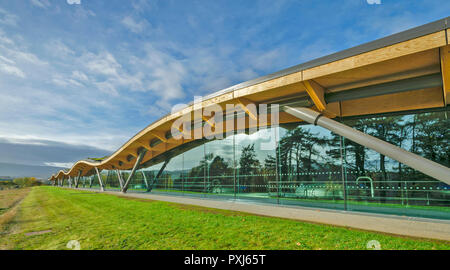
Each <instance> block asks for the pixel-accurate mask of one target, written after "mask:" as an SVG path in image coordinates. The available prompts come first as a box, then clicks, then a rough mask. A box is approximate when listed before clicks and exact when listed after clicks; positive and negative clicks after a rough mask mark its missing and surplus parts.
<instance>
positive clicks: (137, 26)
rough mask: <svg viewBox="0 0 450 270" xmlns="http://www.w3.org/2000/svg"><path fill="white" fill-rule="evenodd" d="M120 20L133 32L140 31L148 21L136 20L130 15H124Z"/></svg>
mask: <svg viewBox="0 0 450 270" xmlns="http://www.w3.org/2000/svg"><path fill="white" fill-rule="evenodd" d="M121 22H122V24H123V25H125V26H126V27H127V28H128V29H129V30H130V31H131V32H133V33H141V32H143V31H144V30H145V28H146V27H147V26H148V25H149V23H148V22H147V20H145V19H143V20H140V21H136V20H135V19H133V18H132V17H130V16H126V17H124V18H123V19H122V21H121Z"/></svg>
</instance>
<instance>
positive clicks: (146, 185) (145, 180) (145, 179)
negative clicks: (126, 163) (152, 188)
mask: <svg viewBox="0 0 450 270" xmlns="http://www.w3.org/2000/svg"><path fill="white" fill-rule="evenodd" d="M142 176H143V177H144V182H145V187H146V188H147V190H148V181H147V176H145V173H144V171H142Z"/></svg>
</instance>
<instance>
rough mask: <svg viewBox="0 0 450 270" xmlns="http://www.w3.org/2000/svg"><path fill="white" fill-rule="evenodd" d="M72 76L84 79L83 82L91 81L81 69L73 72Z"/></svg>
mask: <svg viewBox="0 0 450 270" xmlns="http://www.w3.org/2000/svg"><path fill="white" fill-rule="evenodd" d="M72 78H74V79H75V80H79V81H83V82H87V81H89V78H88V76H87V75H86V74H85V73H84V72H82V71H79V70H75V71H73V72H72Z"/></svg>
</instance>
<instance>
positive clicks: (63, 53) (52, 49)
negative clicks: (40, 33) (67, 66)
mask: <svg viewBox="0 0 450 270" xmlns="http://www.w3.org/2000/svg"><path fill="white" fill-rule="evenodd" d="M45 48H46V49H47V51H48V52H49V53H50V54H52V55H55V56H58V57H60V58H66V57H67V56H70V55H74V54H75V52H74V51H73V50H72V49H71V48H69V47H68V46H67V45H66V44H64V43H63V42H62V41H61V40H52V41H50V42H49V43H47V44H46V45H45Z"/></svg>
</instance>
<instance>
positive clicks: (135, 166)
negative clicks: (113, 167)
mask: <svg viewBox="0 0 450 270" xmlns="http://www.w3.org/2000/svg"><path fill="white" fill-rule="evenodd" d="M145 153H147V149H144V148H142V150H141V151H139V155H138V157H137V159H136V163H134V166H133V169H132V170H131V173H130V175H129V176H128V179H127V181H126V182H125V184H124V185H123V188H122V193H126V192H127V190H128V185H129V184H130V182H131V179H132V178H133V176H134V174H135V173H136V170H137V169H138V167H139V165H140V164H141V161H142V159H143V158H144V156H145Z"/></svg>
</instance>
